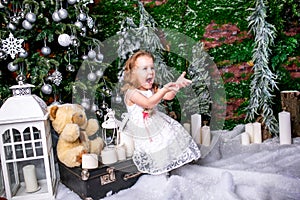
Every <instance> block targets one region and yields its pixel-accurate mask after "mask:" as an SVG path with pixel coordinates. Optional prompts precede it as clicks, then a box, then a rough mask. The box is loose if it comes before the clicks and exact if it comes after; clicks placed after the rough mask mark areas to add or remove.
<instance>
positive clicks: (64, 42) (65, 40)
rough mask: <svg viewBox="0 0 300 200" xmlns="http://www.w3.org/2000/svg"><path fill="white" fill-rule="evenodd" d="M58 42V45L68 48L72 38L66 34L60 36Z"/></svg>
mask: <svg viewBox="0 0 300 200" xmlns="http://www.w3.org/2000/svg"><path fill="white" fill-rule="evenodd" d="M57 40H58V43H59V44H60V45H61V46H63V47H67V46H69V45H70V44H71V37H70V36H69V35H68V34H66V33H63V34H60V35H59V36H58V39H57Z"/></svg>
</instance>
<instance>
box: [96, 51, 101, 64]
mask: <svg viewBox="0 0 300 200" xmlns="http://www.w3.org/2000/svg"><path fill="white" fill-rule="evenodd" d="M96 59H97V61H99V62H102V61H103V54H102V53H97V55H96Z"/></svg>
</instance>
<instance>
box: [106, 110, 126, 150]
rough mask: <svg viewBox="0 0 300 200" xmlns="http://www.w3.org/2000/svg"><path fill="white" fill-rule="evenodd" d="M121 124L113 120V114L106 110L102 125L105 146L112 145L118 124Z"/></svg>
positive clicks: (111, 111)
mask: <svg viewBox="0 0 300 200" xmlns="http://www.w3.org/2000/svg"><path fill="white" fill-rule="evenodd" d="M120 123H121V122H120V121H119V120H117V119H116V118H115V112H114V111H113V110H112V109H110V108H108V109H107V114H106V115H105V116H104V122H103V123H102V125H101V126H102V138H103V139H104V143H105V144H106V146H108V145H110V144H112V142H113V141H114V139H116V137H117V133H118V128H119V124H120Z"/></svg>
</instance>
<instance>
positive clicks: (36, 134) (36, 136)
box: [32, 127, 41, 140]
mask: <svg viewBox="0 0 300 200" xmlns="http://www.w3.org/2000/svg"><path fill="white" fill-rule="evenodd" d="M32 129H33V137H34V139H35V140H38V139H41V131H40V130H38V129H37V128H35V127H33V128H32Z"/></svg>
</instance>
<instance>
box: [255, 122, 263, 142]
mask: <svg viewBox="0 0 300 200" xmlns="http://www.w3.org/2000/svg"><path fill="white" fill-rule="evenodd" d="M253 143H262V135H261V123H259V122H254V123H253Z"/></svg>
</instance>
